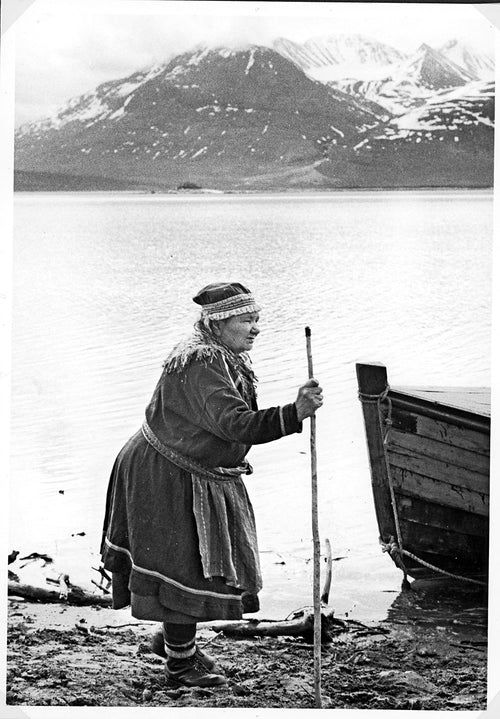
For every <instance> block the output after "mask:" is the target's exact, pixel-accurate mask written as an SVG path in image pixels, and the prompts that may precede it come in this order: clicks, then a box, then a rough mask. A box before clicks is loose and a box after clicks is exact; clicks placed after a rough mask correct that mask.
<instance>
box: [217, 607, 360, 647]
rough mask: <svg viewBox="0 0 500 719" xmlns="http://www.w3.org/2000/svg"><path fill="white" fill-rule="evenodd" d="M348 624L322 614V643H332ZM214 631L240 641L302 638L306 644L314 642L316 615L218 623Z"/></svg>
mask: <svg viewBox="0 0 500 719" xmlns="http://www.w3.org/2000/svg"><path fill="white" fill-rule="evenodd" d="M346 628H347V626H346V624H345V622H343V621H342V620H340V619H335V618H334V617H333V615H331V614H330V615H325V614H321V643H322V644H328V643H329V642H331V641H332V634H333V633H336V632H339V631H346ZM211 629H212V630H213V631H216V632H223V633H224V634H225V635H226V636H229V637H238V638H240V639H243V638H248V637H281V636H288V637H301V638H302V639H304V640H305V641H306V642H308V643H310V644H312V643H313V642H314V615H313V614H307V615H305V616H302V617H301V618H299V619H292V620H286V619H285V620H282V621H280V620H277V621H273V620H269V619H262V620H259V619H250V620H248V621H245V620H243V621H238V620H237V621H229V622H217V625H214V626H212V627H211Z"/></svg>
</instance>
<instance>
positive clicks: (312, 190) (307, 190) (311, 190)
mask: <svg viewBox="0 0 500 719" xmlns="http://www.w3.org/2000/svg"><path fill="white" fill-rule="evenodd" d="M494 189H495V188H494V186H492V185H484V186H478V185H474V186H463V185H457V186H450V185H446V186H428V185H427V186H422V187H303V188H285V189H274V190H269V189H262V190H257V189H255V190H217V189H209V188H207V189H204V190H137V189H130V190H126V189H120V190H118V189H117V190H91V189H88V190H63V189H54V190H42V189H40V190H39V189H32V190H31V189H15V190H14V191H13V193H14V194H15V195H19V194H47V195H49V194H68V195H70V194H71V195H77V194H84V195H85V194H87V195H88V194H95V195H108V194H109V195H120V194H123V195H147V196H150V195H160V196H164V195H175V196H180V197H193V196H200V195H203V196H207V195H215V196H220V195H224V196H228V195H229V196H230V195H235V196H238V195H293V194H311V195H312V194H318V195H320V194H322V195H325V194H331V193H336V194H337V193H338V194H342V193H347V192H360V193H370V192H372V193H374V192H459V191H462V192H475V191H477V192H484V191H485V190H487V191H491V192H493V191H494Z"/></svg>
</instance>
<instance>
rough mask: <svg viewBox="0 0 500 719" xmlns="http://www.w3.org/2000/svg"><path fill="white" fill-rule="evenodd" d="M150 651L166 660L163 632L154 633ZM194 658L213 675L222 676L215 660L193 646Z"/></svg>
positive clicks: (196, 646)
mask: <svg viewBox="0 0 500 719" xmlns="http://www.w3.org/2000/svg"><path fill="white" fill-rule="evenodd" d="M151 651H152V652H154V653H155V654H157V655H158V656H159V657H163V659H166V657H167V652H166V651H165V637H164V635H163V630H161V631H159V632H156V634H154V635H153V638H152V639H151ZM195 656H196V657H197V658H198V661H200V662H201V663H202V664H203V665H204V666H205V668H206V669H207V670H208V671H209V672H212V673H213V674H223V673H224V672H223V670H222V668H221V667H220V666H219V665H218V664H217V660H216V659H214V657H211V656H210V654H205V652H204V651H202V650H201V649H200V648H199V646H198V645H195Z"/></svg>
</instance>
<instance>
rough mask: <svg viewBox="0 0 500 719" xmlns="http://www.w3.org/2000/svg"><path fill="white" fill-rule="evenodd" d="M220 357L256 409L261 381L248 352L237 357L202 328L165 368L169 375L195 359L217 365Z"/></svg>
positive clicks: (177, 349) (181, 345) (180, 345)
mask: <svg viewBox="0 0 500 719" xmlns="http://www.w3.org/2000/svg"><path fill="white" fill-rule="evenodd" d="M217 356H222V357H223V358H224V360H225V361H226V363H227V365H228V366H229V368H230V369H231V370H232V372H233V373H234V374H235V376H236V378H237V380H239V382H240V383H241V394H242V396H243V399H244V400H245V402H246V403H247V404H248V406H249V407H252V405H253V404H254V403H255V400H256V397H257V392H256V388H257V378H256V376H255V374H254V372H253V370H252V367H251V361H250V357H249V355H248V353H247V352H242V353H241V354H236V353H235V352H232V351H231V350H230V349H229V347H226V345H224V344H222V343H221V342H218V340H217V338H216V337H215V336H214V335H213V334H211V333H210V332H208V331H206V330H204V329H203V328H200V327H199V326H196V327H195V331H194V332H193V334H192V335H191V336H189V337H187V338H186V339H184V340H182V341H181V342H179V343H178V344H177V345H176V346H175V347H174V348H173V350H172V351H171V352H170V354H169V355H168V357H167V359H166V360H165V362H164V363H163V367H164V369H165V371H166V372H167V373H168V374H171V373H174V372H182V371H183V370H184V369H185V368H186V367H187V366H188V365H189V363H190V362H192V361H193V360H199V361H202V362H204V363H206V364H208V363H209V362H213V361H214V360H215V359H216V358H217ZM236 384H238V382H237V383H236Z"/></svg>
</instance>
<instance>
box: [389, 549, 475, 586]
mask: <svg viewBox="0 0 500 719" xmlns="http://www.w3.org/2000/svg"><path fill="white" fill-rule="evenodd" d="M382 550H383V551H384V552H389V554H390V555H391V557H393V558H394V556H396V557H397V556H398V555H401V554H404V555H405V556H407V557H410V559H413V560H414V561H415V562H418V563H419V564H422V565H423V566H424V567H427V568H428V569H433V570H434V571H435V572H439V573H440V574H446V576H447V577H453V579H461V580H462V581H463V582H472V583H473V584H481V585H482V586H487V583H486V582H482V581H480V580H479V579H471V577H463V576H461V575H460V574H452V573H451V572H447V571H446V570H444V569H440V567H435V566H434V565H433V564H430V563H429V562H426V561H425V560H424V559H420V557H417V556H416V554H413V553H412V552H409V551H408V550H407V549H401V548H400V547H398V546H397V544H396V543H395V542H388V543H387V544H386V543H382ZM395 561H396V563H397V560H396V559H395Z"/></svg>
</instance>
